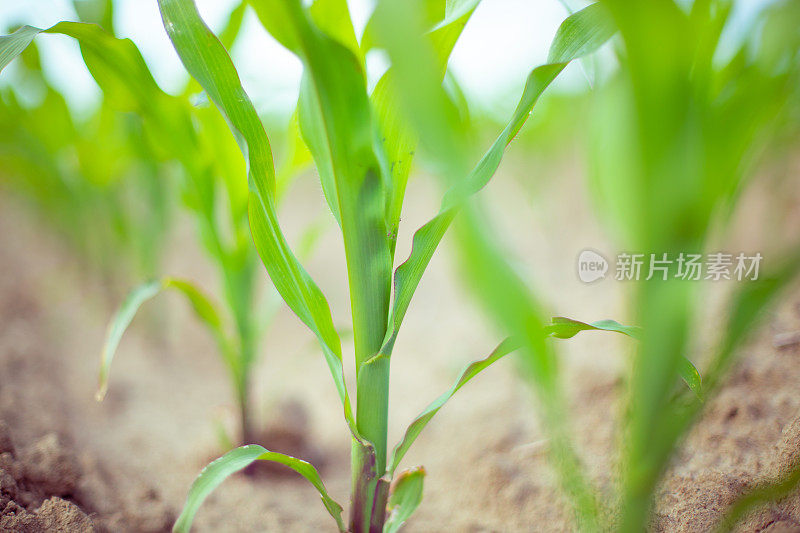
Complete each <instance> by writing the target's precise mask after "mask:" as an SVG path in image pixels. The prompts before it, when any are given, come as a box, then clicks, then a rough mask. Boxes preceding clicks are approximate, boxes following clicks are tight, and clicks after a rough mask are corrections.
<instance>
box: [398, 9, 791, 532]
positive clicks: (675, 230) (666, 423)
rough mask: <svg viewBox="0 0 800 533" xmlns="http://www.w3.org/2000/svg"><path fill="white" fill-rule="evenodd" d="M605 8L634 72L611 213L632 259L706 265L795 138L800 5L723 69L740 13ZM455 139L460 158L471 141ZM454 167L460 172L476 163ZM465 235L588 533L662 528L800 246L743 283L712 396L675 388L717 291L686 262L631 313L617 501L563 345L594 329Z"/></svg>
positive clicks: (607, 142) (473, 278)
mask: <svg viewBox="0 0 800 533" xmlns="http://www.w3.org/2000/svg"><path fill="white" fill-rule="evenodd" d="M602 4H606V5H605V6H598V7H603V8H605V9H604V10H605V11H606V12H607V13H608V16H609V17H610V19H611V23H612V26H613V27H614V28H619V31H620V37H621V45H622V48H621V55H620V70H619V72H618V73H617V74H616V75H615V76H614V77H613V78H612V79H611V80H610V81H609V82H608V84H607V85H606V86H604V87H602V88H600V89H598V93H599V95H598V96H599V99H598V100H597V112H598V120H597V121H596V124H595V125H594V127H595V128H597V129H596V131H595V132H593V136H592V140H593V143H592V148H593V149H594V151H593V158H594V159H593V160H592V163H593V166H592V169H593V173H592V179H593V180H594V182H595V183H594V185H595V190H596V191H598V202H599V205H600V207H601V211H602V214H604V215H605V216H606V217H607V218H608V219H609V220H611V221H612V222H614V223H615V224H616V226H615V228H616V230H617V232H618V233H621V234H622V244H623V246H624V249H629V250H642V251H643V252H667V253H678V252H685V253H702V252H704V251H705V250H706V249H707V247H708V245H709V242H711V239H712V237H714V236H718V235H719V234H722V235H729V234H730V232H731V220H730V219H731V216H730V215H731V214H732V213H733V212H734V211H735V209H736V207H737V200H738V199H739V197H740V195H741V192H742V190H743V189H744V187H745V186H746V185H747V184H748V182H749V181H750V180H751V177H752V175H753V172H754V163H755V162H756V161H757V156H759V155H762V154H763V153H764V147H766V146H769V144H770V143H771V142H772V141H773V140H774V139H775V138H776V136H777V135H778V134H780V133H781V131H782V130H783V129H785V126H787V124H786V121H785V120H784V117H785V116H796V110H797V108H798V99H797V80H798V75H799V74H800V69H798V61H797V59H798V55H799V53H800V35H798V33H797V27H798V26H797V24H796V22H797V21H798V17H799V16H800V11H798V7H797V4H796V3H791V2H782V3H777V4H775V5H774V6H772V7H771V8H770V9H769V10H768V11H767V12H766V14H765V16H764V19H763V20H762V26H761V29H760V30H761V31H759V32H753V33H752V35H753V36H754V37H753V38H752V39H749V40H748V42H747V43H745V44H744V45H742V47H741V49H740V50H739V51H738V53H734V54H733V56H732V57H731V58H730V59H729V60H728V61H725V62H720V61H718V60H717V59H715V58H717V57H719V50H720V48H721V46H722V45H721V44H720V35H721V34H722V31H723V29H724V27H725V25H726V23H727V22H728V17H729V13H730V11H729V8H730V4H729V3H727V2H714V1H697V2H694V3H693V4H692V5H691V6H690V7H691V9H688V10H686V9H685V6H684V5H683V4H680V5H679V4H677V3H673V2H671V1H664V2H640V3H630V2H621V1H620V2H617V1H616V0H608V1H607V2H602ZM587 9H588V8H587ZM551 57H552V55H551ZM430 94H432V95H433V96H430V97H429V98H428V102H432V101H435V100H434V98H433V97H434V96H436V95H435V93H434V91H431V93H430ZM414 96H415V99H417V100H420V101H418V102H415V104H416V105H421V104H422V103H424V100H425V94H424V93H423V92H417V93H415V95H414ZM440 101H441V95H440ZM429 119H430V123H429V124H420V125H419V126H418V128H419V131H420V132H422V133H423V134H424V135H423V136H424V137H425V138H427V139H429V141H428V142H429V144H430V145H432V146H435V145H436V144H435V143H438V144H440V143H441V137H439V135H440V134H441V133H442V132H446V131H452V132H456V131H458V130H457V129H454V128H452V125H450V124H449V123H448V117H447V116H444V114H442V113H440V114H439V115H431V116H430V117H429ZM788 126H790V127H796V125H791V124H788ZM452 137H453V138H452V139H450V142H451V143H453V144H454V145H458V144H459V143H461V142H463V141H461V140H459V139H458V138H457V135H455V134H454V135H452ZM766 153H767V154H769V153H770V152H769V151H767V152H766ZM443 163H444V164H443V167H444V168H445V170H447V171H448V172H451V173H452V172H453V169H455V170H456V171H457V169H458V168H459V164H460V162H459V161H458V160H445V161H444V162H443ZM462 222H463V224H462V225H461V226H460V230H461V232H460V237H461V238H460V239H459V251H460V253H461V256H460V258H461V261H460V264H462V265H463V266H464V270H465V273H466V275H467V278H468V279H469V281H470V282H471V286H473V287H475V289H476V295H477V297H478V299H479V301H480V302H482V303H483V304H484V305H485V307H486V309H487V310H488V312H489V313H490V315H491V316H492V317H493V318H494V319H495V320H496V321H497V323H498V324H499V325H500V326H501V327H502V328H503V329H504V330H506V331H508V332H509V333H510V334H511V338H512V339H516V342H517V343H518V346H519V347H520V348H521V353H522V355H523V360H524V361H525V363H526V368H527V369H528V374H529V376H530V379H531V382H532V383H533V385H534V388H535V390H536V391H537V393H538V398H539V399H540V403H541V405H542V417H543V421H544V427H545V428H546V430H547V431H548V433H549V436H550V441H549V442H550V452H551V455H552V459H553V466H554V468H555V469H556V471H557V472H558V474H559V479H560V482H561V486H562V488H563V489H564V491H565V493H566V494H567V495H568V496H569V500H570V502H571V504H572V510H573V515H574V517H575V519H576V523H577V524H576V525H577V527H578V528H579V529H581V530H590V531H595V530H606V529H613V530H619V531H631V532H633V531H642V530H643V529H645V528H647V526H648V524H649V523H650V520H651V516H650V508H651V505H652V501H653V497H654V493H655V490H656V487H657V483H658V481H659V480H660V478H661V476H662V475H663V473H664V471H665V470H666V468H667V464H668V461H669V460H670V458H671V457H672V456H673V454H674V451H675V450H676V448H677V446H678V445H679V443H680V442H681V439H682V437H683V436H684V435H685V434H686V433H687V431H688V430H689V428H690V427H691V426H692V424H693V423H694V422H696V421H697V418H698V416H699V414H700V413H701V412H702V407H703V401H702V398H703V397H704V398H708V397H709V396H711V395H713V394H714V392H715V391H716V390H717V389H718V388H719V386H720V384H721V383H722V382H723V378H724V375H725V370H726V369H728V368H729V367H730V366H731V364H732V362H733V361H734V360H735V356H736V354H737V353H738V352H739V351H740V349H741V348H742V345H743V344H744V342H745V341H746V340H747V338H748V333H749V332H751V331H752V330H753V329H754V327H755V326H756V325H757V324H758V323H759V318H761V317H762V316H763V315H764V311H765V309H767V308H768V306H769V305H770V304H772V303H773V302H774V301H775V300H776V298H777V296H778V295H779V294H780V293H781V291H782V290H783V289H785V288H786V287H787V286H788V284H789V283H790V282H791V281H792V280H793V279H796V277H797V274H798V273H799V272H800V243H797V242H793V243H790V246H788V247H784V248H785V249H784V250H782V251H781V253H782V255H783V256H782V257H780V256H779V255H777V254H776V255H773V256H771V258H772V261H771V265H768V266H766V267H764V269H763V270H762V272H761V274H760V276H759V279H757V280H755V281H745V282H743V283H742V284H741V285H739V286H738V287H737V288H736V290H735V291H734V292H733V294H732V295H731V297H730V299H729V301H728V303H727V304H726V307H725V309H724V313H725V316H724V321H723V323H722V327H721V328H720V329H721V330H720V331H719V336H718V339H716V345H715V346H714V347H713V349H712V350H711V352H710V353H709V354H708V357H707V363H706V365H705V369H706V370H705V371H704V383H703V386H702V397H700V396H699V395H697V396H690V395H689V396H687V395H678V396H677V397H676V396H675V391H674V381H675V380H676V378H677V376H678V375H679V374H681V373H682V371H683V369H685V368H686V363H685V358H684V355H683V354H686V353H689V351H690V350H691V349H692V347H694V346H697V345H698V343H697V342H696V340H697V337H698V334H699V333H700V332H701V331H700V330H701V329H703V328H704V327H705V326H703V325H701V324H697V323H695V320H696V318H695V317H696V316H697V315H698V314H699V313H698V310H697V309H696V308H695V307H694V306H695V305H696V303H697V302H698V301H702V300H701V299H699V298H698V297H697V296H698V292H699V290H700V287H701V284H693V283H691V282H689V283H687V282H686V281H682V280H680V279H677V277H678V276H677V275H678V272H677V271H676V266H675V265H673V268H672V269H671V270H670V271H669V272H668V273H667V275H666V276H664V277H661V276H655V277H653V278H651V279H649V280H642V281H639V282H636V283H635V285H634V286H633V291H632V295H631V301H630V307H631V311H632V313H633V316H634V317H635V320H636V322H637V323H638V324H640V325H641V328H636V329H635V330H631V329H629V328H619V327H617V326H614V327H615V328H616V329H615V331H622V332H629V333H633V331H635V334H634V335H633V336H635V337H637V338H639V339H640V341H641V342H640V343H638V345H637V346H636V351H635V354H634V358H633V361H632V364H631V367H630V372H629V374H628V375H627V382H628V389H629V390H628V392H627V394H626V398H625V406H624V408H623V410H622V413H623V414H622V422H621V425H622V428H621V429H620V439H619V442H620V443H621V444H620V446H621V448H620V450H619V457H620V461H621V464H620V465H619V466H620V468H619V471H620V472H621V474H620V475H619V479H618V480H617V486H616V487H615V490H616V494H613V495H609V494H603V493H600V492H599V491H598V490H597V489H596V488H595V487H594V486H593V484H592V482H591V480H590V479H589V477H588V476H587V474H586V472H585V469H584V468H583V467H582V465H581V462H580V460H579V459H578V457H577V454H576V452H575V451H574V450H575V443H574V440H573V439H572V438H571V437H570V434H569V428H568V427H567V424H566V422H565V420H568V417H567V416H566V415H567V414H568V411H567V408H566V402H565V401H564V398H563V392H562V391H561V385H560V382H561V374H560V372H559V365H558V359H557V357H556V354H555V352H554V348H553V346H552V345H551V343H549V342H548V341H547V338H548V337H551V336H555V337H568V336H570V334H572V333H576V332H577V331H578V330H579V329H583V328H585V327H586V326H585V325H581V323H575V322H574V321H573V322H568V323H565V324H564V326H563V327H566V328H567V329H565V330H563V333H564V335H561V334H559V333H556V334H553V331H552V329H551V328H552V327H553V326H542V323H543V317H544V313H543V312H542V307H543V306H542V304H541V302H540V301H539V299H538V298H537V297H536V296H535V295H534V294H533V292H532V291H531V290H530V289H529V287H528V286H527V284H526V283H525V281H524V279H523V278H522V277H521V276H520V274H519V273H518V272H516V271H515V269H514V268H512V267H511V265H510V264H509V262H508V261H507V259H506V257H507V254H506V253H505V252H504V251H503V250H501V249H500V247H499V246H498V244H497V242H498V238H497V236H496V235H494V234H493V233H492V232H491V230H490V229H489V227H488V224H487V222H486V217H485V215H484V214H482V213H481V211H480V210H479V209H478V208H477V207H475V206H469V208H468V209H465V213H464V216H463V217H462ZM768 257H770V256H768ZM561 324H563V322H562V321H561V320H557V321H555V322H554V326H556V327H560V325H561ZM698 377H699V376H698ZM697 385H699V382H697ZM798 480H800V470H798V469H795V470H793V471H790V472H784V473H783V475H782V476H781V477H780V478H779V479H777V480H776V482H775V484H774V485H773V486H764V487H759V488H758V489H757V490H756V491H755V492H753V493H752V494H747V495H745V496H744V497H743V498H742V500H741V502H739V503H737V504H736V505H734V506H733V508H732V509H731V511H730V512H729V513H728V515H727V516H726V517H725V520H724V521H723V522H722V523H721V524H720V529H721V530H725V531H727V530H730V529H731V528H732V527H733V526H734V525H735V521H736V519H737V518H740V517H741V516H743V515H744V514H745V513H746V511H747V510H749V509H752V507H753V506H755V505H757V504H761V503H764V502H765V501H768V500H769V499H771V498H779V497H781V496H783V495H786V494H788V493H789V491H790V490H792V489H793V488H795V487H796V486H797V484H798ZM608 501H611V502H619V505H618V506H616V507H614V508H611V509H606V508H604V503H603V502H608Z"/></svg>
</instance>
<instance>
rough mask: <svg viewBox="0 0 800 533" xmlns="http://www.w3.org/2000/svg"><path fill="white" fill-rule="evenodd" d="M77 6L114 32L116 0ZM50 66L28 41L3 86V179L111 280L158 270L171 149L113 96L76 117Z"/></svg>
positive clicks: (120, 280)
mask: <svg viewBox="0 0 800 533" xmlns="http://www.w3.org/2000/svg"><path fill="white" fill-rule="evenodd" d="M75 7H76V8H77V9H78V12H79V14H80V16H81V19H82V20H83V21H87V22H89V21H91V22H98V23H102V24H104V25H105V27H107V28H108V30H109V32H111V33H113V24H112V22H111V21H112V10H111V3H110V2H103V1H94V0H92V1H91V2H90V1H87V0H83V1H76V2H75ZM45 74H46V73H45V72H44V69H43V68H42V65H41V62H40V59H39V54H38V51H37V49H36V48H35V46H30V47H28V48H27V49H26V50H25V51H24V52H23V53H22V61H21V62H18V63H17V72H16V77H15V78H14V83H12V84H10V85H8V86H6V87H4V88H3V89H2V90H0V168H2V171H0V172H2V178H3V182H4V185H5V186H6V187H7V190H9V191H15V192H17V193H19V195H21V196H22V197H24V198H27V199H28V200H29V201H30V203H31V204H32V205H33V206H34V207H35V211H36V212H37V213H38V214H39V215H40V217H41V218H42V219H43V220H44V221H45V222H46V223H48V224H50V225H51V227H52V228H53V229H55V230H56V231H57V232H58V233H60V234H61V235H62V236H63V237H64V238H65V239H66V240H67V241H68V242H69V243H70V245H71V246H73V247H74V248H75V249H76V251H77V252H78V253H77V256H78V257H79V258H81V259H83V260H85V261H86V264H87V265H88V266H89V267H91V268H92V270H95V271H97V272H98V273H99V274H101V275H103V276H104V277H105V278H106V279H107V281H108V286H109V288H111V289H113V288H115V287H116V286H117V285H119V284H120V283H124V282H126V281H125V280H127V279H130V278H141V277H152V276H154V275H155V274H156V273H157V272H158V269H159V268H160V267H159V263H160V258H161V255H162V249H163V246H164V242H165V238H166V236H167V235H168V232H167V231H165V230H166V228H167V227H169V225H170V220H171V202H170V198H171V196H172V195H173V194H174V193H173V192H172V190H171V189H170V186H169V180H168V179H167V178H168V176H169V169H168V168H167V167H166V166H165V164H164V158H163V157H161V156H160V155H159V154H158V151H157V150H155V149H154V147H153V146H152V144H151V143H149V142H148V139H147V134H146V132H145V131H144V129H143V126H142V121H141V119H140V118H139V117H138V116H136V115H135V114H130V113H120V112H118V110H117V109H116V108H115V106H114V104H113V102H112V100H111V98H110V97H104V98H103V99H102V101H101V102H100V104H99V106H98V107H97V109H96V110H95V111H93V112H92V113H91V114H90V115H89V116H88V117H83V118H81V119H79V120H77V119H75V118H74V117H73V115H72V114H71V112H70V110H69V107H68V105H67V102H66V101H65V99H64V96H63V95H62V94H61V93H60V92H59V91H58V90H57V89H56V88H55V87H54V86H53V85H52V84H51V83H50V82H49V80H48V78H47V76H46V75H45Z"/></svg>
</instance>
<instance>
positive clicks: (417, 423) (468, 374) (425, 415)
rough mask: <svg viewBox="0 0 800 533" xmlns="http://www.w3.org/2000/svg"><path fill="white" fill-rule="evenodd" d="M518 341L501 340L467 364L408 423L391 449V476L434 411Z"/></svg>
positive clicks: (511, 349) (505, 353) (517, 346)
mask: <svg viewBox="0 0 800 533" xmlns="http://www.w3.org/2000/svg"><path fill="white" fill-rule="evenodd" d="M519 346H520V343H519V342H518V341H516V340H514V339H506V340H504V341H503V342H501V343H500V344H499V345H498V346H497V348H495V349H494V351H493V352H492V353H491V354H490V355H489V356H488V357H486V358H485V359H481V360H479V361H475V362H473V363H471V364H469V365H467V367H466V368H464V370H462V371H461V374H460V375H459V377H458V380H456V382H455V383H454V384H453V386H452V387H450V389H449V390H448V391H447V392H445V393H444V394H442V395H441V396H439V397H438V398H436V399H435V400H434V401H432V402H431V403H430V404H429V405H428V406H427V407H426V408H425V409H424V410H423V411H422V412H421V413H420V414H419V415H418V416H417V417H416V418H415V419H414V421H413V422H411V424H409V426H408V429H406V432H405V434H404V435H403V438H402V440H401V441H400V442H399V443H398V444H397V446H395V447H394V449H393V450H392V456H391V459H390V460H389V466H388V468H387V473H388V474H389V476H390V477H391V476H392V475H393V474H394V471H395V470H396V469H397V466H398V465H399V464H400V461H401V460H402V459H403V456H404V455H405V454H406V452H407V451H408V449H409V448H410V447H411V445H412V444H413V443H414V441H415V440H416V439H417V437H418V436H419V434H420V433H421V432H422V430H423V429H424V428H425V426H427V425H428V422H430V421H431V419H432V418H433V417H434V415H435V414H436V413H438V412H439V409H441V408H442V407H443V406H444V404H445V403H447V400H449V399H450V398H452V397H453V395H454V394H455V393H456V392H458V389H460V388H461V387H463V386H464V385H466V384H467V383H468V382H469V381H470V380H471V379H472V378H474V377H475V376H477V375H478V374H479V373H480V372H482V371H483V370H484V369H486V368H487V367H488V366H489V365H491V364H492V363H494V362H495V361H497V360H498V359H501V358H502V357H504V356H506V355H508V354H509V353H511V352H513V351H514V350H516V349H517V348H519Z"/></svg>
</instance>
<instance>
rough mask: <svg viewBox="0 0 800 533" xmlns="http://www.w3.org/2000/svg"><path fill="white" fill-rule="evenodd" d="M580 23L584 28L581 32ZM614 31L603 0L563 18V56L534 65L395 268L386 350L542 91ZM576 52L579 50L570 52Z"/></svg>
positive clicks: (556, 45)
mask: <svg viewBox="0 0 800 533" xmlns="http://www.w3.org/2000/svg"><path fill="white" fill-rule="evenodd" d="M576 28H580V29H582V30H583V32H582V33H576V31H575V29H576ZM613 33H614V29H613V27H612V26H611V24H610V22H609V20H608V17H607V16H606V14H605V12H604V11H603V10H602V7H601V6H599V5H598V4H592V5H590V6H588V7H586V8H584V9H582V10H581V11H578V12H577V13H575V14H573V15H571V16H570V17H568V18H567V19H566V20H565V21H564V22H563V23H562V25H561V27H560V28H559V30H558V32H557V33H556V37H555V39H554V41H553V44H552V46H551V57H555V58H556V59H557V61H559V62H558V63H550V64H547V65H542V66H539V67H537V68H535V69H533V71H531V73H530V74H529V76H528V80H527V83H526V85H525V89H524V90H523V93H522V97H521V98H520V101H519V103H518V104H517V108H516V110H515V111H514V114H513V116H512V118H511V120H510V121H509V123H508V124H507V125H506V127H505V128H504V129H503V131H502V132H501V133H500V135H499V136H498V137H497V139H496V140H495V142H494V144H492V146H491V147H490V148H489V150H488V151H487V152H486V154H484V156H483V158H482V159H481V160H480V162H479V163H478V164H477V166H476V167H475V168H474V169H473V170H472V172H471V173H470V174H469V175H468V176H467V177H466V178H465V179H464V180H462V181H460V182H458V183H455V184H454V185H452V186H451V187H450V189H449V190H448V191H447V193H446V194H445V196H444V199H443V200H442V205H441V208H440V210H439V214H438V215H436V216H435V217H434V218H433V219H431V220H430V221H428V222H427V223H426V224H425V225H423V226H422V227H421V228H420V229H418V230H417V231H416V233H415V234H414V238H413V241H412V248H411V254H410V255H409V257H408V259H407V260H406V261H405V262H404V263H403V264H401V265H400V266H399V267H397V269H396V270H395V275H394V302H393V305H392V314H391V316H390V323H389V326H390V328H389V330H388V331H387V333H386V337H385V339H384V346H383V348H382V349H381V351H382V352H388V353H391V349H392V347H393V346H394V342H395V339H396V337H397V333H398V331H399V329H400V325H401V324H402V321H403V317H404V316H405V313H406V311H407V310H408V305H409V304H410V303H411V298H412V296H413V295H414V291H415V290H416V288H417V286H418V285H419V282H420V279H421V278H422V274H423V273H424V272H425V268H426V267H427V265H428V263H429V262H430V260H431V258H432V257H433V253H434V252H435V251H436V248H437V247H438V245H439V243H440V242H441V240H442V237H443V236H444V234H445V232H446V231H447V229H448V228H449V227H450V223H451V222H452V221H453V218H454V217H455V215H456V214H457V213H458V211H459V210H460V209H461V207H462V206H463V204H464V202H465V201H466V200H467V199H468V198H469V197H470V196H472V195H473V194H475V193H476V192H478V191H479V190H480V189H482V188H483V187H484V186H485V185H486V184H487V183H488V182H489V180H490V179H491V177H492V176H493V175H494V173H495V171H496V170H497V168H498V167H499V166H500V161H501V160H502V158H503V153H504V151H505V148H506V146H508V144H509V143H510V142H511V141H512V140H513V139H514V137H515V136H516V134H517V133H518V132H519V130H520V128H522V125H523V124H524V123H525V121H526V120H527V118H528V116H529V114H530V112H531V110H532V109H533V106H534V105H535V104H536V102H537V101H538V99H539V96H540V95H541V94H542V92H544V90H545V89H546V88H547V87H548V86H549V85H550V83H551V82H552V81H553V80H554V79H555V78H556V76H558V74H559V73H560V72H561V71H562V70H563V69H564V68H565V67H566V66H567V64H568V63H569V62H570V61H571V60H573V59H576V58H578V57H580V56H581V55H585V54H588V53H590V52H593V51H594V50H597V49H598V48H599V47H600V46H601V45H602V44H603V43H604V42H605V41H607V40H608V39H609V38H610V37H611V36H612V35H613ZM570 52H574V53H575V55H572V56H569V55H568V54H569V53H570Z"/></svg>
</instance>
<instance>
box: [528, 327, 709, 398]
mask: <svg viewBox="0 0 800 533" xmlns="http://www.w3.org/2000/svg"><path fill="white" fill-rule="evenodd" d="M544 329H545V331H546V332H547V333H548V334H549V335H551V336H553V337H556V338H558V339H569V338H571V337H574V336H575V335H577V334H578V333H580V332H581V331H591V330H601V331H615V332H617V333H622V334H623V335H627V336H629V337H632V338H634V339H636V340H641V339H642V328H640V327H638V326H624V325H622V324H620V323H619V322H617V321H615V320H598V321H597V322H591V323H587V322H580V321H579V320H573V319H571V318H565V317H562V316H558V317H554V318H553V323H552V324H550V325H549V326H547V327H545V328H544ZM678 371H679V372H680V375H681V378H682V379H683V381H684V382H685V383H686V386H687V387H689V389H691V391H692V392H694V393H695V394H696V395H697V397H698V398H702V397H703V380H702V378H701V377H700V372H698V371H697V368H696V367H695V366H694V364H692V362H691V361H690V360H689V359H687V358H686V357H684V356H681V359H680V366H679V368H678Z"/></svg>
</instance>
